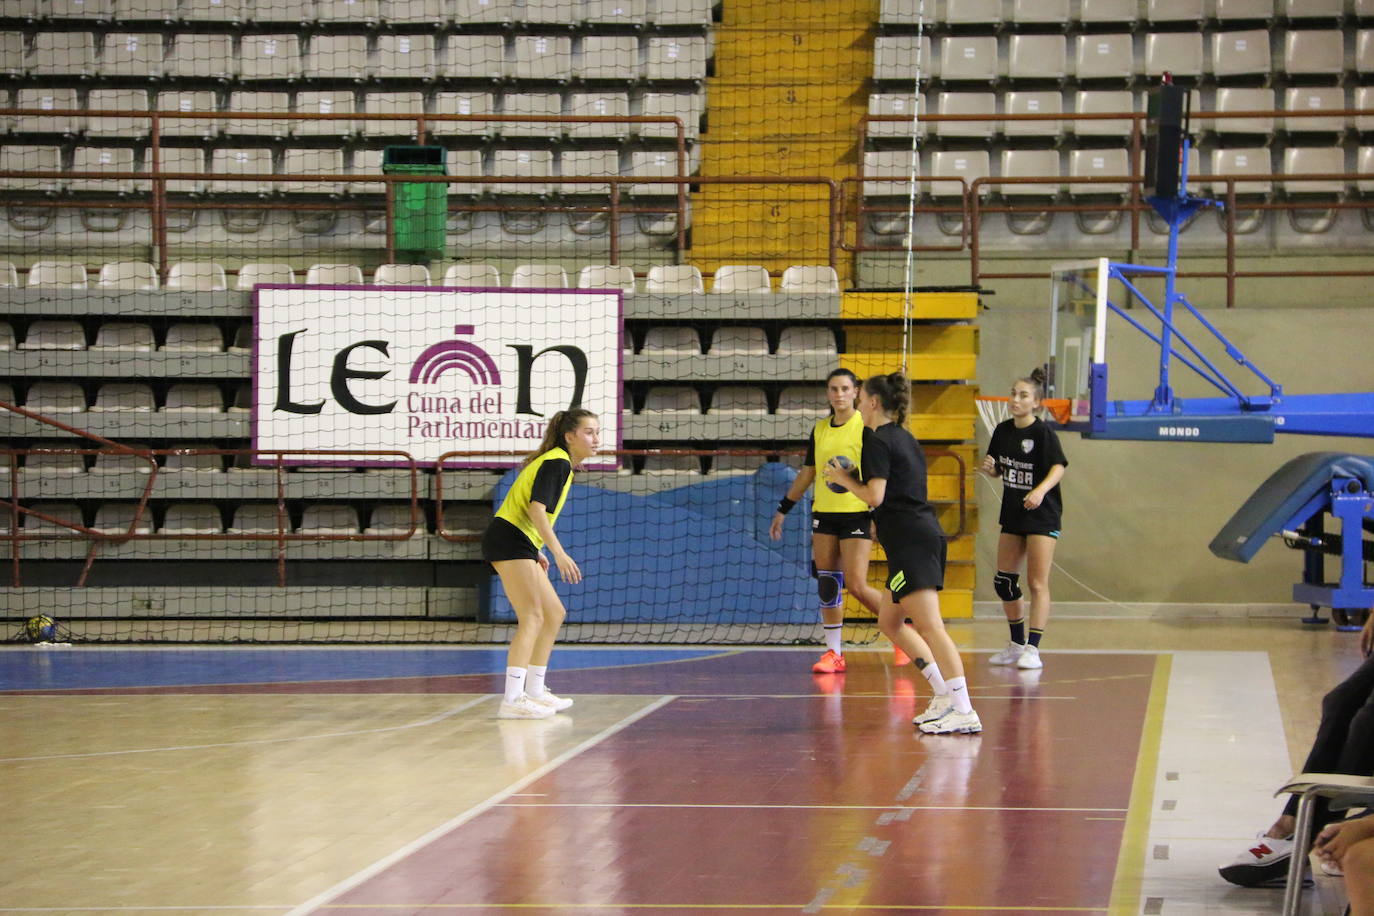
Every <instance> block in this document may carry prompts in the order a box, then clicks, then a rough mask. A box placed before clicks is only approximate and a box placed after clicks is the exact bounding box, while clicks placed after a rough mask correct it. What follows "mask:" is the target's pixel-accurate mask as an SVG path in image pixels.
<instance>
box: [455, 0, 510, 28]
mask: <svg viewBox="0 0 1374 916" xmlns="http://www.w3.org/2000/svg"><path fill="white" fill-rule="evenodd" d="M516 7H517V3H516V0H454V10H453V20H454V22H458V23H503V22H514V21H515V20H516V19H518V18H519V16H518V15H517V10H516Z"/></svg>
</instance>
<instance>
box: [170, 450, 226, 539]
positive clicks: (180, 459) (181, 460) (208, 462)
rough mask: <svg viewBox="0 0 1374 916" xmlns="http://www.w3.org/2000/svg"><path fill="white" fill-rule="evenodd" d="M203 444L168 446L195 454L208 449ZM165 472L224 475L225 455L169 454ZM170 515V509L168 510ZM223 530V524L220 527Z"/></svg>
mask: <svg viewBox="0 0 1374 916" xmlns="http://www.w3.org/2000/svg"><path fill="white" fill-rule="evenodd" d="M206 447H207V446H206V444H205V443H203V442H184V443H179V444H174V445H170V446H168V449H169V450H171V451H173V452H176V451H181V452H194V451H197V450H199V449H203V448H206ZM163 470H165V471H169V472H180V471H189V472H193V473H200V474H222V473H223V472H224V456H223V455H190V454H181V455H177V454H169V455H168V456H167V458H166V463H165V465H164V466H163ZM168 511H169V513H170V511H171V510H170V509H169V510H168ZM220 528H221V530H223V524H221V526H220Z"/></svg>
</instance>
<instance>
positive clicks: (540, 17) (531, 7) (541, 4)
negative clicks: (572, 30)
mask: <svg viewBox="0 0 1374 916" xmlns="http://www.w3.org/2000/svg"><path fill="white" fill-rule="evenodd" d="M581 6H582V3H581V0H572V2H569V0H524V8H523V9H522V11H521V13H520V19H521V20H522V21H524V22H528V23H533V24H535V25H560V26H565V25H573V24H575V23H576V22H577V20H578V18H579V15H578V14H579V13H580V12H581V9H580V7H581Z"/></svg>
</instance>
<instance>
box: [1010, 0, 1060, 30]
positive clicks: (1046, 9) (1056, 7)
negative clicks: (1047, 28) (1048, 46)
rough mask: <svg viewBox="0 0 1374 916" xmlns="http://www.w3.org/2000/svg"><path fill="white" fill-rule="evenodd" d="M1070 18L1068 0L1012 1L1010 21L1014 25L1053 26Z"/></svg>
mask: <svg viewBox="0 0 1374 916" xmlns="http://www.w3.org/2000/svg"><path fill="white" fill-rule="evenodd" d="M1070 18H1071V15H1070V12H1069V0H1014V2H1013V3H1012V7H1011V21H1012V22H1016V23H1031V22H1043V23H1053V24H1055V25H1058V24H1061V23H1065V22H1068V21H1069V19H1070Z"/></svg>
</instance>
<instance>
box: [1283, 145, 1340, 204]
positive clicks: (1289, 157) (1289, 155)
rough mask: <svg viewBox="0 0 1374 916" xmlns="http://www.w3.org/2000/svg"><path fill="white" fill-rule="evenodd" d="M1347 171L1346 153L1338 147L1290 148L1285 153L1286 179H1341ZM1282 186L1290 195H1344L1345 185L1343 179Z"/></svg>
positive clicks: (1317, 180)
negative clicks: (1331, 175)
mask: <svg viewBox="0 0 1374 916" xmlns="http://www.w3.org/2000/svg"><path fill="white" fill-rule="evenodd" d="M1346 171H1348V170H1347V169H1346V166H1345V150H1343V149H1341V148H1340V147H1338V146H1290V147H1288V148H1287V149H1285V150H1284V151H1283V173H1284V174H1285V175H1322V174H1334V175H1341V174H1344V173H1345V172H1346ZM1280 183H1281V184H1282V186H1283V190H1284V191H1286V192H1288V193H1290V194H1341V193H1343V192H1344V191H1345V181H1344V179H1341V178H1314V179H1311V180H1308V181H1290V180H1287V179H1285V180H1284V181H1282V182H1280Z"/></svg>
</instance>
